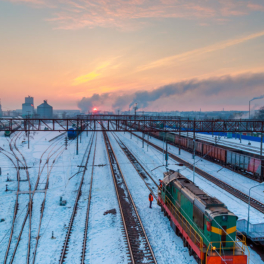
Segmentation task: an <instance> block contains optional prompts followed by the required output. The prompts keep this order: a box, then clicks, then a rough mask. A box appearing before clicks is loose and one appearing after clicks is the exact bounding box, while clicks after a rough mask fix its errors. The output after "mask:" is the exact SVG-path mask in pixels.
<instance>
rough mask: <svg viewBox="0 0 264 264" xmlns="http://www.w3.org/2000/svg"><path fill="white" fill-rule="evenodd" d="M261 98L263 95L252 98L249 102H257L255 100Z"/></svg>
mask: <svg viewBox="0 0 264 264" xmlns="http://www.w3.org/2000/svg"><path fill="white" fill-rule="evenodd" d="M262 98H264V94H263V95H261V96H258V97H254V98H253V99H251V100H250V102H251V101H254V100H257V99H262Z"/></svg>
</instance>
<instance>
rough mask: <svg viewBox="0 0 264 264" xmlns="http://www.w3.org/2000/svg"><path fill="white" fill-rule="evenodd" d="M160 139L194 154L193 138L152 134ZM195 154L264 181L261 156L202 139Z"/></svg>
mask: <svg viewBox="0 0 264 264" xmlns="http://www.w3.org/2000/svg"><path fill="white" fill-rule="evenodd" d="M150 134H152V135H153V136H154V137H156V138H159V139H162V140H163V139H165V140H167V141H169V142H171V143H172V144H175V145H176V146H181V148H182V149H185V150H187V151H190V152H193V150H194V141H193V139H192V138H188V137H185V136H179V135H177V134H174V133H171V132H167V133H165V132H161V131H157V132H152V133H150ZM195 153H196V155H199V156H202V157H204V158H205V159H208V160H211V161H214V162H217V163H220V164H221V165H224V166H226V167H228V168H230V169H232V170H235V171H240V172H242V173H244V174H248V175H249V176H250V177H251V178H253V179H255V180H258V181H260V182H262V181H264V159H262V158H261V156H260V155H256V154H253V153H250V152H245V151H242V150H237V149H233V148H229V147H226V146H217V145H214V144H213V143H209V142H206V141H203V140H200V139H196V140H195Z"/></svg>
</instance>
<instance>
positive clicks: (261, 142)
mask: <svg viewBox="0 0 264 264" xmlns="http://www.w3.org/2000/svg"><path fill="white" fill-rule="evenodd" d="M262 144H263V133H261V137H260V156H262V148H263V146H262Z"/></svg>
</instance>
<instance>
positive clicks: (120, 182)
mask: <svg viewBox="0 0 264 264" xmlns="http://www.w3.org/2000/svg"><path fill="white" fill-rule="evenodd" d="M104 140H105V146H106V149H107V154H108V158H109V162H110V167H111V172H112V177H113V181H114V185H115V190H116V195H117V200H118V204H119V208H120V213H121V218H122V222H123V226H124V230H125V234H126V240H127V244H128V249H129V254H130V258H131V262H132V263H133V264H134V263H144V262H146V260H147V261H148V263H155V264H156V263H157V261H156V258H155V255H154V252H153V250H152V248H151V245H150V243H149V240H148V237H147V234H146V232H145V229H144V227H143V224H142V221H141V219H140V216H139V214H138V212H137V209H136V206H135V204H134V201H133V198H132V196H131V194H130V192H129V189H128V187H127V184H126V181H125V179H124V176H123V174H122V171H121V169H120V166H119V163H118V161H117V158H116V156H115V153H114V151H113V148H112V146H111V143H110V141H109V138H108V136H107V134H106V133H105V132H104Z"/></svg>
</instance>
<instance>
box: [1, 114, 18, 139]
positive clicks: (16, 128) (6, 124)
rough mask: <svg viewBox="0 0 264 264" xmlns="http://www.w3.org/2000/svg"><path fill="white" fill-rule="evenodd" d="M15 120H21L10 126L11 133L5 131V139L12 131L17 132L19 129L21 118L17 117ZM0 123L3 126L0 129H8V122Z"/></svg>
mask: <svg viewBox="0 0 264 264" xmlns="http://www.w3.org/2000/svg"><path fill="white" fill-rule="evenodd" d="M17 119H21V121H20V120H18V121H17V120H16V121H14V124H13V126H12V128H13V130H12V131H11V130H5V137H10V136H11V134H12V133H13V132H14V131H16V130H18V129H19V128H20V127H21V125H22V117H18V118H17ZM2 123H3V124H4V126H3V127H1V129H5V128H9V122H7V121H6V122H2Z"/></svg>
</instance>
